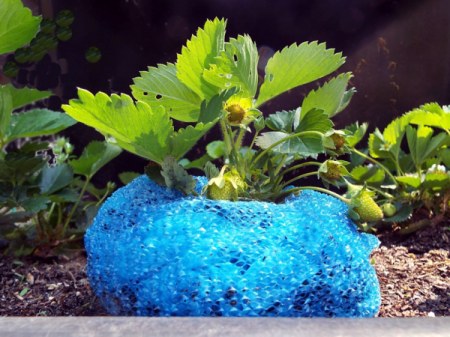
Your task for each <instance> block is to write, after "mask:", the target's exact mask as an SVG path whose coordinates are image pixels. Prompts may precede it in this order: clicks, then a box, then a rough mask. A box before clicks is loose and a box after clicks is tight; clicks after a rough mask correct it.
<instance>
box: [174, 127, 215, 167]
mask: <svg viewBox="0 0 450 337" xmlns="http://www.w3.org/2000/svg"><path fill="white" fill-rule="evenodd" d="M214 124H215V123H213V122H211V123H206V124H203V123H198V124H196V125H195V127H194V126H192V125H189V126H187V127H186V128H184V129H179V130H178V131H177V132H175V133H174V134H173V137H172V138H171V148H172V150H171V152H170V154H171V155H172V156H173V157H175V158H176V159H177V160H178V159H181V158H182V157H183V156H184V155H185V154H186V153H187V152H188V151H189V150H190V149H191V148H192V146H193V145H194V144H195V143H197V141H198V140H199V139H200V138H202V137H203V136H204V135H205V134H206V133H207V132H208V131H209V129H211V128H212V127H213V126H214Z"/></svg>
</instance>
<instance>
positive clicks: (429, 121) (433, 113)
mask: <svg viewBox="0 0 450 337" xmlns="http://www.w3.org/2000/svg"><path fill="white" fill-rule="evenodd" d="M405 116H407V117H408V119H409V121H410V123H411V124H417V125H420V124H422V125H426V126H431V127H435V128H440V129H443V130H445V131H446V132H447V133H450V112H449V111H446V110H444V109H443V108H441V107H440V106H439V105H438V104H436V103H428V104H424V105H422V106H420V107H419V108H418V109H414V110H412V111H411V112H409V113H407V114H406V115H405Z"/></svg>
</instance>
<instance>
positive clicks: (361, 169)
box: [350, 166, 385, 184]
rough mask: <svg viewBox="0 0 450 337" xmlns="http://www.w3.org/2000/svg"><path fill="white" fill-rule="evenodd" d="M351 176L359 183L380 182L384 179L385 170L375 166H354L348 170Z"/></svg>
mask: <svg viewBox="0 0 450 337" xmlns="http://www.w3.org/2000/svg"><path fill="white" fill-rule="evenodd" d="M350 175H351V177H352V178H353V179H354V180H355V181H356V182H357V183H360V184H364V183H365V182H367V183H372V184H381V183H383V181H384V177H385V172H384V171H383V169H381V168H379V167H377V166H371V167H368V166H356V167H355V168H353V170H351V172H350Z"/></svg>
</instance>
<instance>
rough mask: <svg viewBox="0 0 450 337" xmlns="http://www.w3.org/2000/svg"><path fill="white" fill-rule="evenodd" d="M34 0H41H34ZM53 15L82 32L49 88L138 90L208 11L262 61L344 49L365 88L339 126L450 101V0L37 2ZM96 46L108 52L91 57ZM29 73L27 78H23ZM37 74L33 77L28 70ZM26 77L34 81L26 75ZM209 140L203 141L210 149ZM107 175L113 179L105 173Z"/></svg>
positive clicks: (77, 131) (50, 65) (77, 136)
mask: <svg viewBox="0 0 450 337" xmlns="http://www.w3.org/2000/svg"><path fill="white" fill-rule="evenodd" d="M31 2H33V1H31ZM34 3H35V5H36V7H37V8H38V10H39V11H40V12H41V13H42V14H43V16H44V17H45V16H47V17H51V16H52V15H54V13H56V12H58V11H59V10H62V9H70V10H71V11H73V12H74V14H75V21H74V23H73V25H72V30H73V37H72V39H71V40H69V41H68V42H64V43H61V44H60V45H59V47H58V50H57V51H56V52H54V53H53V55H51V58H50V57H49V58H46V59H44V60H43V61H41V63H42V64H41V65H40V70H39V71H38V73H39V74H38V75H37V76H35V77H34V78H33V81H34V82H35V83H34V85H37V86H38V87H40V88H41V89H46V88H52V89H53V90H54V91H55V92H56V93H57V95H58V98H54V99H53V100H52V102H51V104H52V105H53V107H54V108H59V104H60V103H61V102H66V101H67V100H68V99H70V98H73V97H74V96H76V87H83V88H86V89H89V90H91V91H94V92H95V91H99V90H101V91H105V92H108V93H110V92H125V93H130V89H129V85H130V84H131V83H132V78H133V77H136V76H138V74H139V71H140V70H145V69H146V67H147V66H149V65H156V64H157V63H166V62H174V61H175V60H176V54H177V53H178V52H179V51H180V50H181V46H182V45H183V44H184V43H185V41H186V39H188V38H189V37H190V36H191V34H193V33H195V31H196V29H197V27H199V26H202V25H203V24H204V22H205V20H206V19H207V18H210V19H212V18H214V17H216V16H217V17H225V18H227V19H228V26H227V35H228V37H230V36H235V35H237V34H243V33H248V34H249V35H250V36H251V37H252V38H253V40H254V41H256V43H257V45H258V48H259V50H260V54H261V59H263V60H264V59H267V58H268V57H270V56H271V54H272V53H273V52H274V51H276V50H278V49H281V48H283V47H284V46H286V45H289V44H291V43H293V42H297V43H300V42H303V41H312V40H319V41H321V42H326V43H327V46H328V47H332V48H335V49H336V50H338V51H342V52H343V54H344V55H345V56H347V62H346V64H345V65H344V66H343V67H342V68H341V69H340V70H339V71H340V72H344V71H353V73H354V75H355V77H354V78H353V80H352V84H353V85H354V86H355V87H356V88H357V90H358V92H357V94H356V95H355V96H354V98H353V100H352V103H351V104H350V106H349V107H348V108H347V109H346V110H345V111H344V112H342V113H341V114H340V115H338V116H337V117H336V118H335V122H336V124H337V127H343V126H344V125H345V124H347V123H350V122H353V121H356V120H358V121H360V122H364V121H368V122H369V123H370V130H373V128H375V127H379V128H383V127H384V126H385V125H386V124H387V123H388V122H389V121H390V120H391V119H392V118H393V117H395V116H398V115H399V114H401V113H404V112H407V111H408V110H410V109H412V108H414V107H416V106H418V105H420V104H423V103H426V102H431V101H437V102H439V103H440V104H450V91H449V89H450V88H449V81H450V1H448V0H422V1H419V0H396V1H395V0H339V1H338V0H319V1H311V0H285V1H283V0H279V1H269V0H240V1H238V0H192V1H176V0H165V1H164V0H108V1H106V0H58V1H49V0H47V1H45V0H42V1H34ZM90 46H96V47H98V48H100V50H101V52H102V55H103V56H102V59H101V60H100V61H99V62H98V63H95V64H91V63H89V62H87V61H86V59H85V57H84V53H85V51H86V49H87V48H88V47H90ZM22 77H23V78H27V77H26V76H22ZM28 78H29V77H28ZM23 81H26V80H23ZM305 93H306V89H304V88H300V89H298V90H293V91H292V92H291V93H290V94H287V95H283V96H282V97H280V98H278V99H277V100H276V101H275V102H274V103H273V104H272V105H270V106H267V107H265V108H266V109H265V111H264V112H265V113H270V112H273V111H274V110H276V109H277V108H285V109H286V108H294V107H296V106H298V105H299V103H300V102H301V95H303V94H305ZM66 133H67V135H68V136H69V137H70V138H71V140H72V142H73V143H74V144H75V145H76V147H77V148H79V149H80V148H82V147H83V146H84V145H85V144H87V143H88V142H89V140H90V139H92V138H101V137H100V136H99V135H97V134H96V132H95V131H93V130H91V129H88V128H86V127H84V126H82V125H77V126H75V127H73V128H72V129H70V130H68V131H67V132H66ZM203 146H204V144H201V145H200V146H199V148H203ZM144 163H145V162H144V161H142V160H139V159H137V158H136V157H135V156H131V155H122V156H121V157H120V158H119V159H116V160H115V161H114V163H113V164H112V165H110V166H109V167H108V168H107V170H105V171H104V178H106V179H108V178H110V177H113V176H115V174H116V173H118V172H121V171H124V170H138V171H142V166H143V164H144ZM102 180H103V179H102Z"/></svg>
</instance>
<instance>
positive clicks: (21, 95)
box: [8, 84, 53, 109]
mask: <svg viewBox="0 0 450 337" xmlns="http://www.w3.org/2000/svg"><path fill="white" fill-rule="evenodd" d="M8 86H9V87H10V90H11V95H12V100H13V109H18V108H21V107H23V106H25V105H27V104H31V103H33V102H36V101H40V100H42V99H45V98H48V97H50V96H51V95H53V94H52V92H51V91H41V90H37V89H33V88H26V87H25V88H15V87H13V86H12V85H10V84H8Z"/></svg>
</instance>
